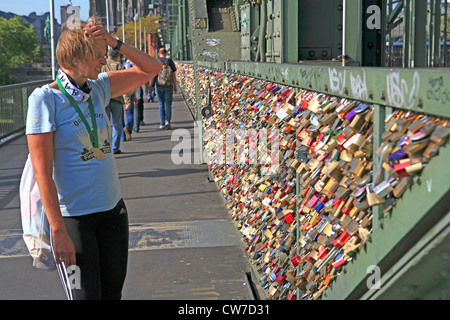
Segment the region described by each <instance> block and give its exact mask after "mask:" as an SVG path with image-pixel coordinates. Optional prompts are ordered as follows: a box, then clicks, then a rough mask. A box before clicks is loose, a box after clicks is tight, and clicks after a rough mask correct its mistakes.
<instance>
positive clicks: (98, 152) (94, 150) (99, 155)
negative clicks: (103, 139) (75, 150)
mask: <svg viewBox="0 0 450 320" xmlns="http://www.w3.org/2000/svg"><path fill="white" fill-rule="evenodd" d="M91 151H92V153H93V154H94V157H96V158H97V160H99V161H103V160H105V154H104V153H103V151H102V150H101V149H100V148H91Z"/></svg>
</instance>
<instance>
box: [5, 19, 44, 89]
mask: <svg viewBox="0 0 450 320" xmlns="http://www.w3.org/2000/svg"><path fill="white" fill-rule="evenodd" d="M43 56H44V51H43V49H42V47H41V46H39V45H38V43H37V34H36V31H35V30H34V28H33V26H32V25H30V24H29V23H27V22H24V21H23V20H22V18H21V17H20V16H14V18H11V19H6V18H0V85H5V84H8V83H9V81H10V79H9V70H10V68H11V67H14V66H16V65H19V64H23V63H26V62H39V61H41V60H42V57H43Z"/></svg>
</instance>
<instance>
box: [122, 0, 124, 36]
mask: <svg viewBox="0 0 450 320" xmlns="http://www.w3.org/2000/svg"><path fill="white" fill-rule="evenodd" d="M122 38H123V39H122V40H123V42H125V7H124V6H123V0H122Z"/></svg>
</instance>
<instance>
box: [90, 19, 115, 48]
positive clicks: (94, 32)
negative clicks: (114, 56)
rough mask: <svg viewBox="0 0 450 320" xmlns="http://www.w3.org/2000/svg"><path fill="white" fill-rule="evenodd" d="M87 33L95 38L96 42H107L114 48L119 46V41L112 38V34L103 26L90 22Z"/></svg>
mask: <svg viewBox="0 0 450 320" xmlns="http://www.w3.org/2000/svg"><path fill="white" fill-rule="evenodd" d="M85 33H86V34H88V35H90V36H92V37H94V39H95V40H105V41H106V44H107V45H108V46H110V47H113V48H114V47H115V46H116V45H117V39H115V38H114V37H113V36H111V34H110V33H109V32H108V31H107V30H106V28H105V27H104V26H103V25H101V24H94V23H92V22H89V23H88V24H87V25H86V31H85Z"/></svg>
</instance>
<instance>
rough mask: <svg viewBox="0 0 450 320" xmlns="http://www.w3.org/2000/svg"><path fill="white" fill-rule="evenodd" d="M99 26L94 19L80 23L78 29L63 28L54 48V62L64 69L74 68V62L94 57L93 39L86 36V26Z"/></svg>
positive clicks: (98, 22)
mask: <svg viewBox="0 0 450 320" xmlns="http://www.w3.org/2000/svg"><path fill="white" fill-rule="evenodd" d="M89 22H92V23H94V24H101V22H100V19H98V18H96V17H92V18H89V19H88V20H87V21H85V22H84V21H80V25H79V28H65V29H64V30H63V32H62V33H61V36H60V37H59V40H58V44H57V46H56V51H55V54H56V60H57V61H58V63H59V65H60V66H61V67H63V68H65V69H71V68H73V67H74V66H75V63H74V60H83V59H85V58H86V57H87V56H89V55H90V56H95V39H94V38H93V37H91V36H90V35H89V34H86V30H87V27H86V26H87V24H88V23H89Z"/></svg>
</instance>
